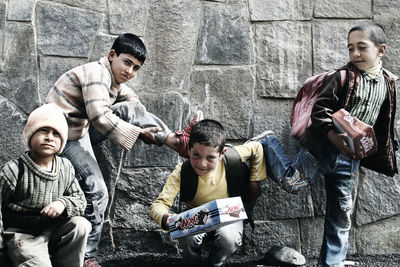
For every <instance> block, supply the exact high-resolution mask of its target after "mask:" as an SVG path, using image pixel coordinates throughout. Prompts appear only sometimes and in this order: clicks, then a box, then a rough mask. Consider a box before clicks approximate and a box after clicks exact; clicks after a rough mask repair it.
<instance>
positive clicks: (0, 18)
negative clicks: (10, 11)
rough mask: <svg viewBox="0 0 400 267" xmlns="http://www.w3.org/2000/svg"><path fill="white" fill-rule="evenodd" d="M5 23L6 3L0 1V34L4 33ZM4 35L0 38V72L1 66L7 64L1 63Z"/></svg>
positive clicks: (0, 70)
mask: <svg viewBox="0 0 400 267" xmlns="http://www.w3.org/2000/svg"><path fill="white" fill-rule="evenodd" d="M5 23H6V5H5V4H4V2H0V34H1V36H4V35H5V31H6V28H5ZM3 47H4V37H2V38H0V72H2V70H3V68H6V67H7V66H4V65H3V60H4V49H3Z"/></svg>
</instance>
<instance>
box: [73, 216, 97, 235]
mask: <svg viewBox="0 0 400 267" xmlns="http://www.w3.org/2000/svg"><path fill="white" fill-rule="evenodd" d="M70 223H71V224H72V228H73V231H74V233H75V234H76V236H79V237H86V236H87V235H88V234H89V233H90V231H91V230H92V225H91V223H90V222H89V221H88V220H87V219H86V218H84V217H81V216H74V217H71V219H70Z"/></svg>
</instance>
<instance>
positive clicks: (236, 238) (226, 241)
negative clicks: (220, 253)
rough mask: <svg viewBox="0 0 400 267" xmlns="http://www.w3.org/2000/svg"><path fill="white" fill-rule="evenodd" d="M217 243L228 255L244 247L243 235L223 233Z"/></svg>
mask: <svg viewBox="0 0 400 267" xmlns="http://www.w3.org/2000/svg"><path fill="white" fill-rule="evenodd" d="M215 242H216V245H217V247H220V248H221V249H223V250H224V251H226V252H227V253H233V252H235V251H236V250H237V248H238V247H240V246H241V245H242V234H241V233H236V234H234V233H232V232H230V233H229V232H223V233H221V234H220V235H219V236H218V237H217V239H216V241H215Z"/></svg>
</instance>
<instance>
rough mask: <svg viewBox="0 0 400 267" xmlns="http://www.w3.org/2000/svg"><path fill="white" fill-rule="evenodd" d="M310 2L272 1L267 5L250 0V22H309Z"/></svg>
mask: <svg viewBox="0 0 400 267" xmlns="http://www.w3.org/2000/svg"><path fill="white" fill-rule="evenodd" d="M312 4H313V1H311V0H284V1H282V0H273V1H268V4H266V3H265V1H263V0H250V1H249V9H250V19H251V21H252V22H258V21H271V20H311V19H312V15H313V5H312Z"/></svg>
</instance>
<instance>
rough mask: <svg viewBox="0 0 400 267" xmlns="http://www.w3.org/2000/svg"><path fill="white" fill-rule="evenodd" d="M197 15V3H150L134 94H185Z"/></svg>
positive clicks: (187, 0)
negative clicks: (143, 53)
mask: <svg viewBox="0 0 400 267" xmlns="http://www.w3.org/2000/svg"><path fill="white" fill-rule="evenodd" d="M200 15H201V2H200V1H197V0H196V1H193V0H179V1H164V0H154V1H151V3H150V8H149V13H148V18H147V24H146V47H147V51H148V53H147V59H146V62H145V65H144V67H143V68H142V69H141V71H140V72H139V75H142V76H141V78H140V79H139V83H138V86H137V87H136V88H135V90H137V91H138V92H139V91H146V92H148V91H152V92H156V93H160V92H163V91H164V92H167V91H177V92H184V93H187V90H188V86H189V79H190V73H191V68H192V64H193V58H194V55H195V49H196V47H195V46H194V44H195V42H196V40H197V28H198V23H199V20H200ZM138 78H139V77H138Z"/></svg>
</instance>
